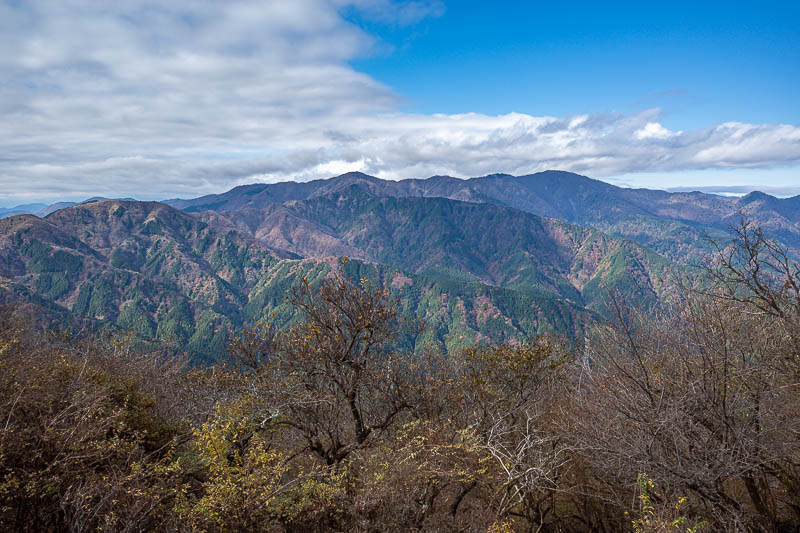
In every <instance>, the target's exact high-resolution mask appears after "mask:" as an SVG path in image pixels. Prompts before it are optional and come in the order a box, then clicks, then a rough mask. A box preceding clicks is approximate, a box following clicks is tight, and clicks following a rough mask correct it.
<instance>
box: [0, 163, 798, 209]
mask: <svg viewBox="0 0 800 533" xmlns="http://www.w3.org/2000/svg"><path fill="white" fill-rule="evenodd" d="M544 172H567V171H562V170H558V169H547V170H543V171H540V172H535V173H533V174H528V175H536V174H541V173H544ZM347 174H362V175H364V176H367V177H370V178H376V179H383V178H378V177H377V176H371V175H369V174H365V173H363V172H360V171H351V172H346V173H344V174H339V175H337V176H330V177H327V178H315V179H313V180H309V182H310V181H328V180H333V179H337V178H341V177H343V176H346V175H347ZM572 174H575V175H577V176H581V177H583V178H588V179H590V180H593V181H599V182H602V183H606V184H608V185H612V186H615V187H620V188H622V189H644V190H651V191H662V192H667V193H670V194H673V193H693V192H698V193H701V194H708V195H711V196H719V197H722V198H743V197H745V196H747V195H749V194H752V193H762V194H766V195H768V196H771V197H774V198H779V199H786V198H795V197H800V194H785V190H786V189H784V188H780V187H764V188H763V189H751V188H749V187H736V186H729V187H725V188H724V189H725V190H723V191H720V190H718V189H719V187H714V186H700V187H694V188H692V187H670V188H661V189H660V188H657V187H631V186H625V185H620V184H614V183H610V182H608V181H604V180H601V179H595V178H592V177H591V176H585V175H583V174H578V173H574V172H573V173H572ZM494 175H500V176H509V177H512V178H522V177H526V176H528V175H519V176H514V175H511V174H503V173H494V174H487V175H485V176H472V177H468V178H457V177H455V176H444V175H437V176H428V177H427V178H401V179H400V180H385V181H406V180H417V181H424V180H429V179H433V178H440V177H445V178H453V179H460V180H464V181H467V180H472V179H481V178H486V177H490V176H494ZM277 183H286V182H273V183H263V182H253V183H243V184H241V185H236V186H234V187H231V188H230V189H227V190H225V191H222V192H220V193H209V194H210V195H214V194H225V193H227V192H230V191H232V190H233V189H235V188H239V187H249V186H253V185H264V186H268V185H275V184H277ZM202 196H208V195H198V196H187V197H173V198H164V197H153V198H149V197H146V196H145V197H139V198H133V197H102V196H94V197H89V198H85V197H77V196H73V197H64V198H61V199H58V200H56V201H46V200H44V199H42V200H34V201H31V202H27V203H25V204H16V205H13V204H7V203H4V202H2V200H0V209H13V208H24V207H31V206H36V207H38V208H39V209H42V208H44V207H52V206H54V205H57V204H61V203H65V204H82V203H89V202H99V201H122V202H129V201H135V202H161V203H163V202H170V201H175V200H191V199H195V198H200V197H202Z"/></svg>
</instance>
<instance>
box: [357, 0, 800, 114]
mask: <svg viewBox="0 0 800 533" xmlns="http://www.w3.org/2000/svg"><path fill="white" fill-rule="evenodd" d="M350 17H351V19H352V20H353V21H355V22H356V23H358V24H360V25H362V26H364V27H365V28H366V29H367V31H369V32H370V33H373V34H375V35H378V36H380V37H381V38H382V39H384V40H385V41H386V43H387V44H388V45H389V46H387V47H386V48H385V49H384V50H383V53H381V52H380V51H379V52H377V53H376V54H375V55H374V56H373V57H369V58H364V59H361V60H358V61H354V62H353V65H354V66H355V68H356V69H358V70H361V71H363V72H365V73H367V74H369V75H371V76H373V77H375V78H376V79H378V80H381V81H382V82H384V83H386V84H387V85H389V86H390V87H392V88H393V89H394V90H395V91H396V92H397V93H398V94H400V95H401V96H402V97H403V99H404V100H405V102H404V105H405V107H406V108H407V109H408V110H410V111H414V112H420V113H463V112H467V111H474V112H478V113H486V114H501V113H507V112H509V111H516V112H520V113H528V114H531V115H537V116H539V115H557V116H563V115H571V114H581V113H600V112H607V111H611V110H617V111H621V112H625V113H631V112H636V111H638V110H642V109H647V108H651V107H654V106H658V107H660V108H662V109H663V111H664V119H663V124H664V125H665V126H667V127H669V128H671V129H687V128H696V127H702V126H706V125H708V124H714V123H719V122H726V121H732V120H736V121H743V122H753V123H760V122H786V123H792V124H797V123H798V122H800V99H798V95H800V90H798V88H800V2H696V1H695V2H570V3H561V2H520V1H508V0H497V1H494V2H483V1H465V0H462V1H459V2H449V3H448V4H447V6H446V11H445V12H444V13H443V14H442V16H439V17H435V18H430V19H427V20H425V21H423V22H422V23H421V24H419V25H416V26H413V27H402V26H397V25H387V24H386V23H381V22H380V21H370V20H364V18H363V17H361V16H359V14H358V13H357V12H354V13H351V14H350Z"/></svg>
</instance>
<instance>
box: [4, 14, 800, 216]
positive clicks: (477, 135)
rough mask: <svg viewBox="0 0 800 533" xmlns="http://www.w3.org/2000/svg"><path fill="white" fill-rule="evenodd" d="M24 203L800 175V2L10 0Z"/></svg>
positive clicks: (13, 181) (9, 51)
mask: <svg viewBox="0 0 800 533" xmlns="http://www.w3.org/2000/svg"><path fill="white" fill-rule="evenodd" d="M0 51H2V52H3V53H2V54H0V154H2V157H0V205H14V204H18V203H27V202H30V201H37V200H39V201H55V200H62V199H63V200H70V199H71V200H75V199H82V198H86V197H89V196H96V195H102V196H134V197H138V198H142V199H159V198H167V197H175V196H183V197H187V196H197V195H201V194H207V193H215V192H221V191H224V190H227V189H228V188H230V187H233V186H235V185H239V184H243V183H252V182H275V181H282V180H308V179H315V178H322V177H330V176H333V175H336V174H339V173H343V172H346V171H350V170H360V171H363V172H367V173H370V174H373V175H377V176H379V177H383V178H387V179H401V178H423V177H427V176H430V175H434V174H449V175H454V176H458V177H470V176H477V175H484V174H489V173H494V172H505V173H511V174H525V173H531V172H536V171H539V170H544V169H548V168H557V169H563V170H570V171H574V172H579V173H581V174H585V175H588V176H590V177H594V178H598V179H603V180H606V181H609V182H611V183H616V184H619V185H623V186H634V187H636V186H640V187H651V188H666V189H669V188H677V189H686V188H688V189H693V188H696V189H702V190H708V191H716V192H720V193H737V194H739V193H742V192H743V191H747V190H752V189H761V190H765V191H767V192H772V193H773V194H780V195H792V194H800V104H799V103H798V98H797V95H798V94H800V91H798V89H797V88H798V87H800V3H798V2H788V1H787V2H766V3H765V2H760V3H756V2H749V3H737V2H726V3H717V2H691V3H689V2H684V3H681V2H662V3H656V2H650V3H645V2H637V3H620V2H615V3H609V2H584V3H571V4H568V5H563V4H559V3H555V2H547V3H545V2H511V1H504V0H496V1H494V2H491V3H489V2H478V1H474V2H473V1H465V0H461V1H458V2H455V1H448V0H293V1H291V2H289V1H284V0H230V1H226V2H218V1H216V0H193V1H188V0H175V1H171V2H166V3H165V2H161V1H155V0H118V1H116V2H113V3H98V2H96V1H93V0H27V1H25V2H19V1H16V0H0Z"/></svg>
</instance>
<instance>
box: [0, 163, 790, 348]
mask: <svg viewBox="0 0 800 533" xmlns="http://www.w3.org/2000/svg"><path fill="white" fill-rule="evenodd" d="M40 209H41V208H40ZM45 209H46V208H45ZM741 213H746V214H747V215H748V216H749V217H751V218H752V219H754V220H756V221H758V222H759V223H760V224H762V226H763V227H764V229H765V230H766V231H767V232H768V233H770V234H772V235H773V236H775V237H777V238H778V239H779V240H780V241H781V242H782V243H784V244H785V245H786V246H787V247H788V248H789V249H790V250H791V251H792V253H794V254H795V255H797V254H796V252H797V251H798V250H800V223H799V222H800V197H795V198H788V199H778V198H775V197H772V196H768V195H765V194H762V193H751V194H750V195H748V196H746V197H743V198H738V199H737V198H722V197H717V196H713V195H708V194H702V193H666V192H662V191H651V190H644V189H623V188H619V187H614V186H612V185H609V184H606V183H602V182H599V181H595V180H592V179H589V178H586V177H584V176H579V175H576V174H570V173H566V172H555V171H550V172H544V173H539V174H534V175H530V176H521V177H513V176H508V175H492V176H485V177H482V178H474V179H470V180H461V179H456V178H450V177H441V176H437V177H433V178H429V179H427V180H403V181H399V182H394V181H384V180H380V179H377V178H374V177H370V176H367V175H364V174H360V173H350V174H345V175H342V176H338V177H336V178H332V179H328V180H318V181H313V182H307V183H294V182H286V183H278V184H259V185H247V186H242V187H236V188H234V189H232V190H231V191H228V192H226V193H223V194H219V195H212V196H204V197H200V198H195V199H190V200H177V199H176V200H168V201H165V202H161V203H159V202H136V201H128V200H125V201H123V200H95V201H92V200H90V201H87V202H84V203H81V204H76V205H71V206H68V207H65V208H62V209H56V210H55V211H53V212H51V213H49V214H46V216H43V217H39V216H36V215H30V214H24V215H16V216H11V217H8V218H5V219H3V220H0V286H2V287H4V288H5V292H6V293H7V294H10V295H12V296H13V297H15V298H21V299H23V300H26V301H30V302H34V303H36V304H38V305H40V306H42V307H43V308H44V309H46V310H48V311H49V312H50V313H52V314H53V316H57V317H60V318H59V319H60V320H67V319H69V318H73V319H74V318H81V319H83V320H86V321H88V322H89V323H91V324H95V325H110V326H114V327H119V328H123V329H125V330H131V331H134V332H136V333H137V334H138V335H139V336H141V337H145V338H152V339H158V340H160V341H166V342H171V343H173V344H174V345H175V346H176V347H178V348H179V349H181V350H184V351H187V352H189V353H190V354H192V355H193V356H194V357H196V358H197V359H211V358H214V357H216V356H218V355H219V354H220V353H222V352H223V350H224V347H225V345H226V343H227V341H228V339H229V334H230V331H232V330H233V329H236V328H239V327H241V326H242V325H244V324H245V323H247V322H249V321H251V320H252V319H253V318H255V317H258V316H260V315H261V314H267V315H270V316H272V319H273V321H275V322H276V324H277V325H279V326H280V325H283V324H286V323H289V322H291V321H292V320H293V318H294V317H293V311H292V309H291V307H290V306H289V305H288V303H287V301H286V298H285V296H286V292H287V290H288V289H289V288H290V287H291V286H292V285H294V284H297V283H298V282H299V281H300V280H301V279H306V280H309V281H310V282H312V283H314V282H317V281H319V280H320V279H322V278H324V277H325V276H327V275H328V274H329V273H330V272H331V270H333V269H340V270H343V271H344V272H345V273H346V274H347V275H348V276H352V277H354V278H367V279H370V280H372V281H373V282H375V283H380V284H384V285H386V286H388V287H390V288H391V289H392V291H393V292H394V294H395V296H396V298H397V301H398V306H399V308H400V310H401V312H402V314H403V315H404V316H405V317H407V318H409V319H413V320H416V321H420V322H423V323H424V324H426V325H427V329H426V330H425V332H424V333H423V334H421V335H418V336H415V337H412V338H408V339H406V340H405V342H407V344H408V346H409V348H411V349H416V350H421V349H429V348H431V347H437V348H439V349H443V350H456V349H459V348H462V347H464V346H468V345H470V344H472V343H474V342H476V341H493V342H496V341H503V340H513V339H516V340H524V339H526V338H530V337H531V336H534V335H537V334H541V333H543V332H546V331H558V332H564V333H570V334H573V335H580V334H581V333H582V332H583V331H584V329H585V328H586V327H587V326H588V325H590V324H591V323H593V322H594V321H596V320H598V319H602V317H603V315H604V313H605V302H606V299H607V296H608V295H609V294H610V293H620V294H622V295H623V296H624V298H625V299H626V300H627V301H629V302H631V303H635V304H637V305H649V304H651V303H653V302H656V301H658V300H659V299H660V298H662V297H664V296H665V295H666V294H668V293H669V291H670V281H669V280H670V279H671V276H672V275H673V274H674V273H676V272H681V271H686V270H687V269H689V268H691V267H690V265H691V264H692V263H694V262H698V261H700V260H702V258H703V257H704V255H705V254H706V253H707V251H708V249H709V246H710V245H709V243H708V241H707V240H705V237H706V236H710V237H712V238H715V239H718V240H722V241H724V239H726V238H727V237H728V225H729V224H730V223H731V222H733V221H735V220H736V218H737V217H738V216H740V214H741ZM343 257H347V258H349V260H348V261H342V259H341V258H343Z"/></svg>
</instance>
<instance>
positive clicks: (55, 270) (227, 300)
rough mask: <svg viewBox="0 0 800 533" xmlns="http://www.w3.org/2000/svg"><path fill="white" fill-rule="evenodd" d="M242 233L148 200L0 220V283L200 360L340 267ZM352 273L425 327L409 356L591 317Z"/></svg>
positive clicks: (475, 286) (561, 307) (493, 292)
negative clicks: (289, 294)
mask: <svg viewBox="0 0 800 533" xmlns="http://www.w3.org/2000/svg"><path fill="white" fill-rule="evenodd" d="M294 257H296V256H294V255H292V254H290V253H288V252H286V251H283V250H278V249H275V248H272V247H270V246H269V245H267V244H266V243H264V242H261V241H259V240H257V239H255V238H253V237H251V236H249V235H247V234H245V233H243V232H241V231H237V230H235V229H233V228H226V227H219V226H216V225H213V224H209V223H207V222H205V221H203V220H200V219H198V218H197V217H194V216H191V215H188V214H186V213H183V212H181V211H178V210H176V209H173V208H170V207H168V206H166V205H164V204H160V203H156V202H120V201H103V202H94V203H89V204H84V205H79V206H74V207H70V208H67V209H62V210H59V211H56V212H55V213H53V214H51V215H49V216H48V217H47V218H45V219H40V218H38V217H35V216H33V215H21V216H16V217H11V218H7V219H4V220H0V285H2V286H3V287H4V288H5V289H6V290H7V291H10V292H12V293H15V294H16V295H17V296H18V297H21V298H25V299H28V300H31V301H34V302H38V303H40V304H42V305H45V306H52V307H54V308H58V309H61V310H65V311H69V312H71V313H72V314H73V315H74V316H77V317H86V318H89V319H92V320H93V321H97V322H101V323H105V324H113V325H115V326H118V327H122V328H124V329H131V330H134V331H136V332H137V333H138V334H140V335H141V336H144V337H149V338H157V339H161V340H169V341H173V342H175V343H176V345H177V346H180V347H181V349H185V350H186V351H189V352H190V353H192V354H194V355H195V356H197V357H201V358H209V357H214V356H216V355H219V354H220V353H221V352H222V350H223V349H224V346H225V344H226V342H227V333H228V331H229V330H230V329H231V328H236V327H241V326H242V325H243V324H244V323H246V322H247V321H249V320H251V319H252V318H254V317H256V316H258V315H260V314H261V313H267V314H271V313H276V317H277V318H276V320H278V321H279V325H280V323H285V322H286V321H289V320H291V319H292V313H291V310H290V308H289V307H288V305H287V304H286V301H285V297H286V291H287V290H288V289H289V288H290V287H291V286H292V285H294V284H296V283H298V282H299V280H301V279H304V278H305V279H308V280H310V281H311V282H316V281H319V280H320V279H322V278H323V277H324V276H326V275H328V274H329V273H330V272H331V270H332V269H333V268H338V266H337V265H338V264H339V263H338V262H337V261H336V260H334V259H330V258H313V259H295V258H294ZM347 268H348V269H351V270H353V271H354V272H355V273H356V274H362V273H365V274H367V275H368V277H371V279H376V280H378V281H381V282H385V283H387V284H388V285H390V286H391V287H393V290H394V291H395V294H396V295H397V296H398V298H399V299H400V301H401V306H402V309H403V312H404V313H405V314H406V315H407V316H408V317H409V318H418V319H423V320H425V321H426V322H428V323H429V324H430V328H429V330H428V333H427V337H420V338H418V339H417V338H415V339H410V340H409V342H411V343H412V345H413V346H412V347H413V348H416V349H421V348H422V347H423V344H420V343H425V342H428V343H431V342H433V343H436V344H437V345H440V346H442V347H444V348H447V349H455V347H457V346H461V345H466V344H468V343H471V342H474V341H475V340H476V339H491V340H493V341H501V340H509V339H512V338H527V337H530V336H532V335H534V334H536V333H539V332H542V331H548V330H557V331H562V332H571V333H574V332H579V331H580V330H581V328H582V327H583V326H584V325H585V323H586V322H587V321H588V320H589V319H590V318H591V316H592V314H591V312H589V311H587V310H584V309H582V308H581V306H579V305H577V304H575V303H572V302H568V301H566V300H563V299H558V298H552V297H549V295H533V294H526V293H520V292H517V291H513V290H501V289H497V288H493V287H488V286H486V285H483V284H480V283H460V282H453V281H452V280H447V279H442V278H439V277H435V276H416V275H414V274H413V273H407V272H404V271H403V270H402V269H398V268H396V267H390V266H385V265H375V264H371V265H367V264H363V263H361V262H358V261H351V262H350V263H348V265H347Z"/></svg>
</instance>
